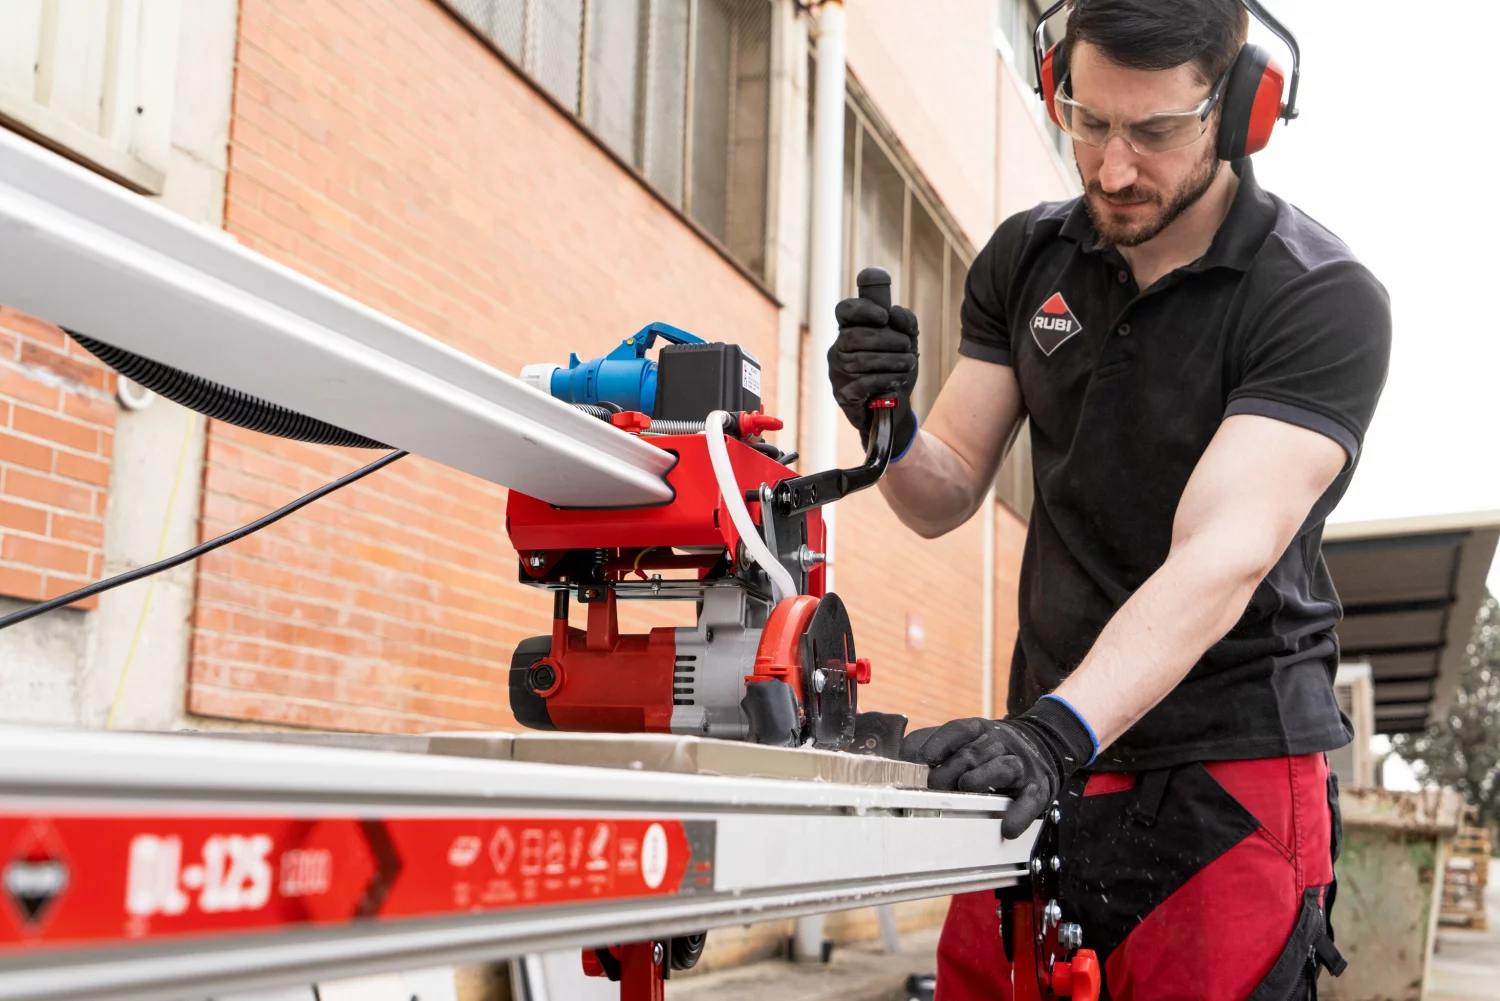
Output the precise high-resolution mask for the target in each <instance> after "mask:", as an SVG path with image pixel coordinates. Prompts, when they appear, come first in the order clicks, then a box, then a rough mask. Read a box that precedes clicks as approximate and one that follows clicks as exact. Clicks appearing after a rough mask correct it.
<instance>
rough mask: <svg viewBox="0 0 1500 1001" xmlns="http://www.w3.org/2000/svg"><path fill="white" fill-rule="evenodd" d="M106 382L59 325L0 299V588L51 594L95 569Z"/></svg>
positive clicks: (108, 408)
mask: <svg viewBox="0 0 1500 1001" xmlns="http://www.w3.org/2000/svg"><path fill="white" fill-rule="evenodd" d="M113 391H114V375H113V374H112V373H111V372H109V370H108V369H107V368H105V367H104V366H103V365H101V364H100V363H98V362H97V361H95V360H94V358H93V356H92V355H90V354H89V353H88V352H87V351H85V350H83V349H82V348H81V347H79V346H78V345H77V344H75V343H74V342H73V340H72V339H71V338H69V337H68V336H67V335H66V334H64V333H63V332H62V331H61V330H59V329H58V328H57V327H54V326H52V325H51V324H48V323H42V322H40V321H38V320H35V319H32V318H31V317H29V316H25V315H23V314H21V313H17V312H15V311H14V310H11V309H7V308H6V307H4V306H0V595H4V596H6V597H11V598H22V599H26V600H28V601H36V600H40V599H43V598H51V597H55V596H57V595H59V594H63V593H65V592H67V591H71V590H73V589H74V588H77V587H79V586H80V585H82V584H86V583H88V582H90V581H92V580H95V579H97V578H98V577H99V575H100V573H101V572H102V570H103V565H104V554H103V547H104V506H105V501H106V495H107V491H108V488H109V472H110V455H111V449H112V446H113V443H114V427H115V403H114V400H113V399H112V395H111V394H112V393H113ZM97 603H98V599H91V600H90V601H88V602H82V603H80V606H79V607H82V608H93V607H95V605H97Z"/></svg>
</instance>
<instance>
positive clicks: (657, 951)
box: [651, 942, 667, 966]
mask: <svg viewBox="0 0 1500 1001" xmlns="http://www.w3.org/2000/svg"><path fill="white" fill-rule="evenodd" d="M666 954H667V951H666V950H665V949H663V948H662V947H661V943H660V942H657V943H656V944H655V945H653V946H652V947H651V961H652V962H653V963H655V964H656V965H657V966H660V965H661V961H662V957H664V956H665V955H666Z"/></svg>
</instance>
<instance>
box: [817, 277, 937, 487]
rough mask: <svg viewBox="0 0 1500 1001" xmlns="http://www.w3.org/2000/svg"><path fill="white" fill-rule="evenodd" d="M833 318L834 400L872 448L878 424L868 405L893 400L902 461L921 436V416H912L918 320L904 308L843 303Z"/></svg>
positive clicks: (895, 448) (894, 446)
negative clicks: (872, 429)
mask: <svg viewBox="0 0 1500 1001" xmlns="http://www.w3.org/2000/svg"><path fill="white" fill-rule="evenodd" d="M834 316H835V317H837V318H838V321H839V337H838V340H836V341H834V342H833V347H832V348H830V349H829V351H828V379H829V381H830V382H832V383H833V397H834V399H835V400H837V401H838V404H839V407H840V408H841V409H842V410H843V411H844V415H845V416H847V417H848V418H849V423H851V424H853V425H854V426H855V427H856V428H858V429H859V440H860V442H861V443H862V444H864V446H865V447H866V448H868V447H869V445H870V427H871V425H872V424H873V422H874V420H875V414H874V411H872V410H871V409H870V401H871V400H877V399H880V398H881V397H883V396H894V397H895V398H896V411H895V413H893V414H892V415H891V418H892V420H893V421H894V424H893V425H892V426H893V427H894V428H895V438H894V440H893V441H892V442H891V458H893V459H895V458H899V457H900V456H901V455H903V454H905V452H906V450H907V449H908V448H910V447H911V443H912V439H913V438H915V437H916V436H917V415H916V414H914V413H912V410H911V391H912V390H913V389H914V388H915V387H916V385H917V338H918V334H917V314H915V313H913V312H912V311H911V310H909V309H907V308H906V307H904V306H892V307H891V308H890V309H889V310H886V309H885V308H883V307H881V306H878V305H876V304H875V303H873V302H871V301H870V300H869V299H845V300H844V301H843V302H841V303H839V304H838V306H836V307H835V308H834Z"/></svg>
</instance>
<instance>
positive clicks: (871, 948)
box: [667, 928, 938, 1001]
mask: <svg viewBox="0 0 1500 1001" xmlns="http://www.w3.org/2000/svg"><path fill="white" fill-rule="evenodd" d="M937 941H938V929H937V928H931V929H926V930H923V931H918V932H907V933H904V934H903V935H902V936H901V951H900V952H899V953H896V954H895V955H892V956H887V955H884V954H882V953H881V951H880V944H879V943H878V942H869V943H862V944H860V945H852V946H845V947H842V948H838V949H835V950H834V951H833V958H832V959H831V960H830V961H829V962H828V963H827V964H826V965H823V964H811V963H809V964H802V963H790V962H787V961H786V960H770V961H768V962H764V963H752V964H750V965H748V966H742V967H739V968H737V969H732V970H721V971H719V972H716V973H706V974H703V975H702V976H697V977H686V978H678V979H676V980H669V981H667V1001H710V999H711V1001H766V999H768V998H775V999H776V1001H906V993H905V989H904V988H905V985H906V977H907V975H908V974H911V973H931V972H932V971H933V970H935V969H936V968H937Z"/></svg>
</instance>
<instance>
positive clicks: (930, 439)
mask: <svg viewBox="0 0 1500 1001" xmlns="http://www.w3.org/2000/svg"><path fill="white" fill-rule="evenodd" d="M1021 413H1022V406H1021V390H1020V387H1019V386H1018V385H1017V383H1016V376H1015V372H1014V371H1012V370H1011V369H1010V368H1008V367H1005V366H1002V365H992V364H990V363H988V362H982V361H975V360H974V359H972V358H961V359H959V362H958V365H957V366H955V367H954V369H953V372H952V374H951V375H950V376H949V377H948V383H947V385H946V386H944V387H943V391H942V393H941V394H940V395H939V396H938V399H937V402H936V403H935V404H934V405H933V407H932V412H931V413H930V414H928V416H927V421H926V425H925V427H924V428H923V430H922V431H920V432H919V433H918V434H917V437H916V440H915V441H913V442H912V446H911V448H910V449H909V450H908V451H907V453H906V455H905V457H903V458H902V459H901V461H900V462H898V463H895V464H893V465H892V466H891V468H890V471H889V472H888V473H886V476H885V479H884V480H882V481H881V484H880V489H881V492H882V493H883V494H885V498H886V501H887V502H888V503H889V504H890V505H891V510H893V511H895V512H896V516H897V517H898V518H900V519H901V521H902V522H903V523H905V524H906V526H907V527H908V528H910V529H911V530H912V531H914V532H916V533H917V534H918V535H921V536H923V537H924V538H928V539H934V538H937V537H938V536H939V535H944V534H946V533H948V532H951V531H953V529H955V528H957V527H958V526H960V525H962V524H963V523H964V522H966V521H968V520H969V519H970V518H971V517H972V516H973V515H974V512H975V511H977V510H979V505H980V504H981V503H982V502H983V501H984V498H985V496H986V495H987V494H988V493H989V490H990V483H991V482H992V481H993V480H994V478H995V470H996V469H997V468H998V467H999V465H1000V458H1001V454H1002V452H1003V450H1004V446H1005V443H1006V442H1008V441H1010V439H1011V437H1012V433H1013V432H1014V430H1015V428H1016V425H1017V424H1019V423H1020V421H1021Z"/></svg>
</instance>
